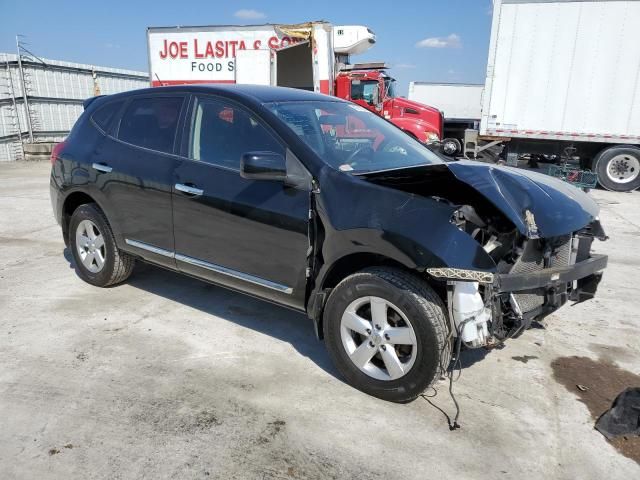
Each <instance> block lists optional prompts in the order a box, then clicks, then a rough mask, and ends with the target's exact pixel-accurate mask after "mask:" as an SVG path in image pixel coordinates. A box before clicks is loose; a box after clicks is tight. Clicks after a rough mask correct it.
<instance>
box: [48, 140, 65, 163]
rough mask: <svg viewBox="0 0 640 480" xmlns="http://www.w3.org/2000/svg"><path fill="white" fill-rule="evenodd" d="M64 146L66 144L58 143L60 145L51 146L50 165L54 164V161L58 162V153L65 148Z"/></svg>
mask: <svg viewBox="0 0 640 480" xmlns="http://www.w3.org/2000/svg"><path fill="white" fill-rule="evenodd" d="M65 145H66V142H60V143H56V144H55V145H54V146H53V149H52V150H51V165H53V164H54V163H56V160H58V157H59V156H60V152H61V151H62V149H63V148H64V147H65Z"/></svg>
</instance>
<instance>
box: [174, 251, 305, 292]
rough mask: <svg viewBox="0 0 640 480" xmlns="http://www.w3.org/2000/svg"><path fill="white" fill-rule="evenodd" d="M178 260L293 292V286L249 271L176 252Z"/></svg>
mask: <svg viewBox="0 0 640 480" xmlns="http://www.w3.org/2000/svg"><path fill="white" fill-rule="evenodd" d="M176 260H178V261H180V262H184V263H188V264H190V265H195V266H196V267H200V268H204V269H206V270H211V271H212V272H216V273H220V274H222V275H226V276H228V277H233V278H237V279H238V280H243V281H245V282H247V283H253V284H254V285H259V286H261V287H265V288H269V289H271V290H276V291H277V292H282V293H286V294H288V295H291V294H292V293H293V288H291V287H287V286H286V285H281V284H279V283H276V282H272V281H271V280H265V279H264V278H260V277H256V276H254V275H250V274H248V273H243V272H238V271H237V270H232V269H230V268H227V267H223V266H222V265H216V264H214V263H209V262H205V261H203V260H199V259H197V258H193V257H188V256H186V255H182V254H180V253H176Z"/></svg>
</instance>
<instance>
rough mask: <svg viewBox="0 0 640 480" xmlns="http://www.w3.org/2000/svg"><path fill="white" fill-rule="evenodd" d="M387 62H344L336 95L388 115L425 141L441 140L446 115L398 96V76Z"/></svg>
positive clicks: (398, 124) (399, 125) (384, 115)
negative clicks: (387, 69) (389, 67)
mask: <svg viewBox="0 0 640 480" xmlns="http://www.w3.org/2000/svg"><path fill="white" fill-rule="evenodd" d="M385 68H386V67H385V66H384V64H366V65H363V64H360V65H358V64H356V65H345V66H344V68H343V69H342V70H341V71H340V72H339V73H338V75H337V76H336V84H335V95H336V96H337V97H340V98H343V99H345V100H349V101H351V102H354V103H357V104H358V105H360V106H362V107H364V108H366V109H368V110H370V111H372V112H373V113H375V114H377V115H380V116H381V117H384V118H386V119H387V120H389V121H390V122H391V123H393V124H394V125H395V126H396V127H398V128H400V129H401V130H403V131H404V132H406V133H407V134H408V135H410V136H412V137H414V138H416V139H417V140H418V141H420V142H422V143H434V142H438V141H440V139H441V138H442V133H443V124H444V118H443V115H442V112H440V111H439V110H438V109H436V108H433V107H430V106H427V105H423V104H421V103H418V102H413V101H411V100H407V99H405V98H400V97H396V96H395V79H394V78H392V77H391V76H389V75H387V73H386V72H385V71H384V69H385Z"/></svg>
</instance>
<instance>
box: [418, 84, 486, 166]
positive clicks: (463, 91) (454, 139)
mask: <svg viewBox="0 0 640 480" xmlns="http://www.w3.org/2000/svg"><path fill="white" fill-rule="evenodd" d="M483 90H484V85H477V84H469V83H430V82H411V83H409V100H413V101H414V102H419V103H424V104H425V105H431V106H433V107H435V108H437V109H439V110H440V111H441V112H442V113H443V115H444V133H443V140H442V142H441V143H442V150H443V151H444V153H446V154H447V155H453V154H455V153H459V152H460V150H461V143H460V141H461V140H459V139H462V138H463V137H464V132H465V130H466V129H468V128H476V129H477V128H479V126H480V116H481V112H482V92H483Z"/></svg>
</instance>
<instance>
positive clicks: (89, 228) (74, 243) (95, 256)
mask: <svg viewBox="0 0 640 480" xmlns="http://www.w3.org/2000/svg"><path fill="white" fill-rule="evenodd" d="M69 248H70V249H71V253H72V255H73V258H74V260H75V264H76V271H77V273H78V276H79V277H80V278H82V280H84V281H85V282H87V283H90V284H91V285H95V286H96V287H108V286H110V285H115V284H117V283H121V282H124V281H125V280H126V279H127V278H128V277H129V275H131V272H132V271H133V266H134V264H135V259H134V258H133V257H132V256H130V255H128V254H126V253H124V252H121V251H120V250H119V249H118V247H117V245H116V241H115V238H114V236H113V231H112V230H111V227H110V226H109V222H108V221H107V217H105V215H104V213H103V212H102V210H100V208H99V207H98V206H97V205H96V204H95V203H88V204H85V205H80V206H79V207H78V208H77V209H76V210H75V211H74V212H73V215H71V220H70V221H69Z"/></svg>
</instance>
